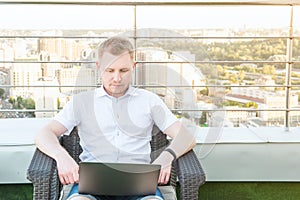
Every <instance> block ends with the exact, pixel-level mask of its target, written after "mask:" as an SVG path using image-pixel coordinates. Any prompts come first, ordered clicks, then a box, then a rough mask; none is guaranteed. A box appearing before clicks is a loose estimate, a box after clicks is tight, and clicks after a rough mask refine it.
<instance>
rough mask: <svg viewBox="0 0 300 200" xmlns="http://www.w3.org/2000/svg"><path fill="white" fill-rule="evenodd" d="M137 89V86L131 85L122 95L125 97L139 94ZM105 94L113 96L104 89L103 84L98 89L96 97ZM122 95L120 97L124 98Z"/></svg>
mask: <svg viewBox="0 0 300 200" xmlns="http://www.w3.org/2000/svg"><path fill="white" fill-rule="evenodd" d="M137 91H138V89H137V88H134V87H132V86H129V88H128V90H127V91H126V93H125V94H124V95H123V96H122V97H125V96H137V95H138V92H137ZM104 96H108V97H112V96H110V95H109V94H107V92H106V91H105V90H104V87H103V85H101V87H100V88H97V89H96V97H104ZM122 97H120V98H122Z"/></svg>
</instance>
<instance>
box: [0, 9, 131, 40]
mask: <svg viewBox="0 0 300 200" xmlns="http://www.w3.org/2000/svg"><path fill="white" fill-rule="evenodd" d="M12 13H14V14H12ZM29 13H30V14H29ZM0 16H1V17H0V27H1V29H3V30H48V32H45V33H41V35H47V36H49V35H54V36H57V32H58V33H60V31H62V30H68V31H65V32H64V34H63V36H68V35H72V36H74V35H83V34H87V32H89V31H90V32H89V33H90V36H95V35H92V31H93V30H97V31H99V30H100V32H96V33H95V34H102V33H103V30H128V29H129V30H131V29H132V27H133V23H134V18H133V16H134V13H133V7H132V6H88V5H41V4H35V5H24V4H23V5H18V4H16V5H3V4H2V5H1V7H0ZM8 19H9V20H8ZM75 30H76V31H75ZM32 34H38V35H40V34H39V33H38V32H28V31H25V32H23V33H22V35H30V36H31V35H32ZM86 36H88V34H87V35H86Z"/></svg>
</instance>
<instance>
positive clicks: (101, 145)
mask: <svg viewBox="0 0 300 200" xmlns="http://www.w3.org/2000/svg"><path fill="white" fill-rule="evenodd" d="M82 95H83V96H85V97H86V94H82ZM83 99H85V100H83ZM78 107H81V109H79V110H80V113H79V114H76V112H78ZM73 108H76V109H73ZM78 116H79V117H78ZM54 119H55V120H57V121H59V122H60V123H61V124H62V125H63V126H65V127H66V128H67V129H68V132H66V133H65V134H69V133H70V132H71V130H72V129H73V128H74V126H78V129H79V135H80V138H81V140H80V143H81V146H82V148H83V153H82V154H81V155H80V159H81V160H82V161H102V162H135V163H149V162H150V152H151V147H150V140H151V131H152V127H153V124H154V123H155V124H156V125H157V126H158V127H159V129H160V130H162V131H164V130H166V129H167V128H168V127H169V126H170V125H172V124H173V123H174V122H175V121H177V118H176V117H175V116H174V115H173V114H172V113H171V111H170V110H169V109H168V108H167V106H166V105H165V104H164V103H163V101H162V100H161V99H160V98H159V97H158V96H157V95H156V94H154V93H152V92H149V91H147V90H143V89H136V88H133V87H129V89H128V90H127V92H126V94H125V95H124V96H122V97H120V98H115V97H112V96H110V95H108V94H107V93H106V91H105V90H104V88H103V87H100V88H98V89H96V90H94V92H93V93H92V95H91V97H88V98H82V97H80V98H76V97H74V98H73V99H72V100H71V101H70V102H69V103H68V104H67V105H66V106H65V107H64V109H63V110H62V111H61V112H60V113H59V114H58V115H57V116H56V117H55V118H54ZM86 129H89V131H86Z"/></svg>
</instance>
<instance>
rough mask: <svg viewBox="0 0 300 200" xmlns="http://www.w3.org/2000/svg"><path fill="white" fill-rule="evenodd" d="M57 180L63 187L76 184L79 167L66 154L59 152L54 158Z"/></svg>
mask: <svg viewBox="0 0 300 200" xmlns="http://www.w3.org/2000/svg"><path fill="white" fill-rule="evenodd" d="M55 160H56V163H57V170H58V176H59V180H60V182H61V183H62V184H63V185H67V184H72V183H78V181H79V165H78V164H77V163H76V162H75V160H74V159H73V158H72V157H71V156H70V155H69V154H68V153H66V152H61V153H59V154H57V155H56V156H55Z"/></svg>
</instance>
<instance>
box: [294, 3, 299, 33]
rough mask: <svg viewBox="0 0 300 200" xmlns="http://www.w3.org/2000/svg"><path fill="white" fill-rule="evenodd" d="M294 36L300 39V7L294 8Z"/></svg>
mask: <svg viewBox="0 0 300 200" xmlns="http://www.w3.org/2000/svg"><path fill="white" fill-rule="evenodd" d="M293 9H294V13H293V15H294V18H293V20H294V21H293V23H294V36H296V37H300V6H294V7H293Z"/></svg>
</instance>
